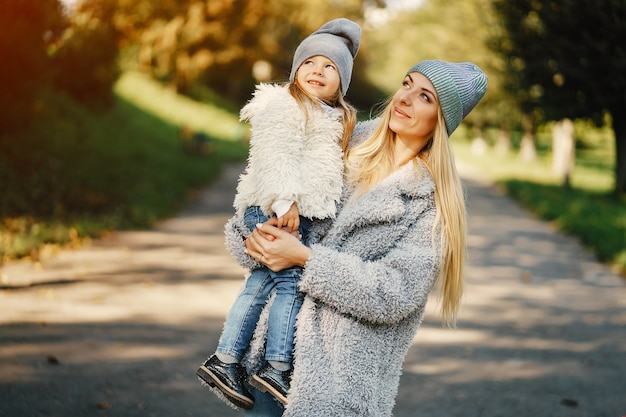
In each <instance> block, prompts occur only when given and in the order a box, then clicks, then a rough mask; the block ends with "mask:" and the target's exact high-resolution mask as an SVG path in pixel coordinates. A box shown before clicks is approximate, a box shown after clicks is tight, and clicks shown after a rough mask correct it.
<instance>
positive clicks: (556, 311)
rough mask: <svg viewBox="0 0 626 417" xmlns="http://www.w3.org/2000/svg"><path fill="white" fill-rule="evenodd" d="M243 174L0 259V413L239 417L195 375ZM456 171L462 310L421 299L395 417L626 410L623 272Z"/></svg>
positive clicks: (233, 277) (209, 330) (237, 281)
mask: <svg viewBox="0 0 626 417" xmlns="http://www.w3.org/2000/svg"><path fill="white" fill-rule="evenodd" d="M241 169H242V166H240V165H231V166H226V167H225V168H224V171H223V175H222V177H221V178H220V179H219V180H218V181H217V182H216V183H215V184H213V185H212V186H211V187H210V188H208V189H206V190H205V191H204V192H203V193H202V194H201V195H200V196H199V199H198V200H197V202H196V203H195V204H194V205H193V206H191V207H190V208H189V209H188V210H186V211H184V212H183V213H181V214H180V215H179V216H178V217H176V218H173V219H170V220H168V221H165V222H163V223H162V224H160V225H159V226H158V227H156V228H155V229H154V230H150V231H130V232H121V233H115V234H113V235H112V236H110V237H108V238H106V239H103V240H99V241H94V242H92V244H91V245H89V246H87V247H84V248H82V249H79V250H72V251H69V250H68V251H61V252H59V253H57V254H54V255H53V256H51V257H49V258H48V259H46V260H45V261H43V262H42V263H41V264H31V263H26V262H12V263H9V264H6V265H4V266H3V267H2V268H1V269H0V417H44V416H45V417H91V416H97V417H99V416H103V417H113V416H115V417H134V416H137V417H148V416H155V417H184V416H193V417H200V416H202V417H230V416H242V415H243V414H242V413H240V412H237V411H234V410H232V409H231V408H229V407H227V406H226V405H224V404H223V403H221V402H220V401H219V400H217V399H216V397H214V396H213V395H212V394H210V393H208V392H207V391H205V389H204V388H203V387H201V386H200V384H199V383H198V382H197V380H196V378H195V376H194V372H195V369H196V368H197V366H198V365H199V364H200V362H201V361H202V360H203V359H204V358H205V357H206V356H207V355H208V354H209V353H210V352H212V351H213V349H214V348H215V345H216V343H217V338H218V335H219V332H220V330H221V326H222V323H223V320H224V317H225V315H226V313H227V312H228V309H229V307H230V304H231V303H232V301H233V300H234V298H235V295H236V292H237V290H238V288H239V287H240V285H241V279H242V276H243V271H242V270H241V269H240V268H239V267H238V266H237V265H236V264H234V263H233V261H232V260H231V258H230V256H229V254H228V253H227V252H226V250H225V248H224V245H223V235H222V231H223V225H224V223H225V221H226V220H227V219H228V217H229V216H230V215H231V213H232V209H231V202H232V199H233V193H234V190H235V182H236V178H237V176H238V174H239V173H240V171H241ZM462 173H463V177H464V179H465V182H466V184H467V188H468V202H469V209H470V236H469V257H468V270H467V282H468V284H467V288H466V296H465V302H464V306H463V310H462V312H461V319H460V322H459V323H458V329H456V330H449V329H443V328H442V327H441V326H440V324H439V322H438V319H437V318H436V315H435V314H434V311H435V306H434V303H432V304H433V305H431V306H430V307H429V310H428V312H427V317H426V320H425V322H424V324H423V326H422V328H421V329H420V331H419V332H418V334H417V336H416V337H415V343H414V346H413V347H412V348H411V350H410V351H409V354H408V356H407V360H406V363H405V366H404V374H403V377H402V380H401V385H400V392H399V396H398V402H397V406H396V409H395V412H394V415H395V416H396V417H413V416H424V417H479V416H480V417H528V416H530V417H566V416H567V417H569V416H572V417H621V416H623V415H626V289H625V285H624V280H623V279H621V278H620V277H618V276H616V275H613V274H611V273H610V271H609V270H608V269H607V268H605V267H604V266H602V265H600V264H598V263H596V262H595V261H594V259H593V257H592V256H590V255H589V254H588V253H587V252H585V251H584V250H583V249H581V247H580V245H579V244H578V243H577V242H576V240H574V239H572V238H570V237H565V236H563V235H561V234H559V233H557V232H555V230H553V228H552V227H551V226H550V225H548V224H546V223H544V222H541V221H538V220H536V219H534V218H532V217H531V216H530V215H528V214H526V213H525V212H523V211H522V210H520V208H519V207H518V206H517V205H515V204H514V203H513V202H511V201H510V200H509V199H507V198H506V197H504V196H502V195H500V194H499V193H498V192H497V191H496V190H495V189H494V188H492V187H491V186H489V184H487V183H485V182H484V181H481V180H480V178H479V177H478V176H477V175H475V174H473V173H472V172H471V171H470V170H468V169H466V168H464V169H462ZM346 365H347V366H349V364H346ZM320 417H323V416H320Z"/></svg>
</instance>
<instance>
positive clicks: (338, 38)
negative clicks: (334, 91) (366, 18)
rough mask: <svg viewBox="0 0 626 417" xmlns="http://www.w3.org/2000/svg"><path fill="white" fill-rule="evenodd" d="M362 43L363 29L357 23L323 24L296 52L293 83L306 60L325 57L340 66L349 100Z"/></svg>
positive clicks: (344, 89)
mask: <svg viewBox="0 0 626 417" xmlns="http://www.w3.org/2000/svg"><path fill="white" fill-rule="evenodd" d="M360 43H361V27H360V26H359V25H357V24H356V23H354V22H353V21H351V20H348V19H344V18H340V19H334V20H331V21H330V22H327V23H325V24H323V25H322V26H321V27H320V28H319V29H318V30H316V31H315V32H313V33H312V34H310V35H309V36H308V37H306V38H305V39H304V40H303V41H302V42H300V45H298V47H297V48H296V52H295V53H294V56H293V64H292V66H291V74H290V75H289V81H290V82H292V83H293V82H294V80H295V79H296V71H297V70H298V68H299V67H300V65H302V63H303V62H304V61H305V60H307V59H309V58H311V57H313V56H315V55H323V56H325V57H326V58H328V59H330V60H331V61H333V62H334V64H335V65H336V66H337V70H338V71H339V78H340V80H341V94H342V95H344V96H345V95H346V92H347V91H348V86H349V85H350V79H351V78H352V63H353V60H354V57H356V54H357V52H358V51H359V45H360Z"/></svg>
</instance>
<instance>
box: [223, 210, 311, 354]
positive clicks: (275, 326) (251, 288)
mask: <svg viewBox="0 0 626 417" xmlns="http://www.w3.org/2000/svg"><path fill="white" fill-rule="evenodd" d="M268 219H269V217H268V216H266V215H265V214H263V212H262V211H261V209H260V208H259V207H257V206H254V207H249V208H248V209H247V210H246V212H245V214H244V222H245V224H246V226H247V227H248V228H249V229H250V230H253V229H254V228H255V227H256V225H257V224H258V223H263V222H265V221H267V220H268ZM310 226H311V223H310V220H308V219H306V218H304V217H300V228H299V229H298V231H299V233H300V234H301V235H302V241H303V242H305V243H306V241H307V237H308V233H309V229H310ZM301 274H302V268H300V267H294V268H288V269H283V270H282V271H278V272H274V271H272V270H270V269H269V268H267V267H261V268H257V269H255V270H253V271H252V272H251V273H250V276H249V277H248V279H247V280H246V283H245V287H244V289H243V290H242V292H241V293H240V294H239V296H238V297H237V299H236V300H235V303H234V304H233V306H232V308H231V310H230V313H228V317H227V318H226V323H225V325H224V330H223V331H222V336H221V337H220V341H219V343H218V345H217V352H219V353H224V354H227V355H230V356H233V357H235V358H237V359H238V360H241V358H242V357H243V354H244V353H245V351H246V349H247V348H248V344H249V343H250V340H251V339H252V335H253V334H254V329H255V328H256V324H257V322H258V320H259V316H260V315H261V311H262V310H263V307H264V306H265V303H266V302H267V299H268V298H269V296H270V295H271V293H272V291H273V290H276V295H275V297H274V302H273V303H272V307H271V309H270V312H269V318H268V328H267V342H266V346H265V360H268V361H281V362H290V361H291V359H292V357H293V339H294V334H295V324H296V316H297V315H298V311H300V307H301V306H302V300H303V299H304V295H303V294H302V293H301V292H300V291H299V290H298V280H299V278H300V275H301Z"/></svg>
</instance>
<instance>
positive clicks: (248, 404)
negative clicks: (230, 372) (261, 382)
mask: <svg viewBox="0 0 626 417" xmlns="http://www.w3.org/2000/svg"><path fill="white" fill-rule="evenodd" d="M196 375H198V376H199V377H200V378H202V380H203V381H204V382H206V383H207V384H208V385H209V386H210V387H211V388H217V389H219V390H220V391H221V392H222V394H224V396H225V397H226V398H227V399H228V401H230V402H231V403H233V404H235V405H236V406H237V407H240V408H243V409H245V410H251V409H252V407H253V406H254V401H253V400H251V399H250V398H248V397H244V396H243V395H241V394H239V393H238V392H235V391H233V390H232V389H230V388H229V387H228V386H227V385H225V384H224V383H223V382H222V381H221V380H220V379H219V378H218V377H217V375H215V374H214V373H213V372H211V371H210V370H209V369H208V368H206V367H205V366H204V365H203V366H201V367H200V368H198V370H197V371H196Z"/></svg>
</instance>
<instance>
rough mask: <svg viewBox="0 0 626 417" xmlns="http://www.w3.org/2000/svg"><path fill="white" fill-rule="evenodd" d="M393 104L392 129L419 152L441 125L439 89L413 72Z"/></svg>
mask: <svg viewBox="0 0 626 417" xmlns="http://www.w3.org/2000/svg"><path fill="white" fill-rule="evenodd" d="M391 105H392V111H391V119H390V120H389V129H391V130H392V131H393V132H395V133H396V138H397V139H399V140H402V141H403V142H404V143H405V144H406V145H407V146H410V147H411V148H413V149H414V150H415V151H416V153H418V152H419V151H420V150H421V149H422V147H424V145H425V144H426V143H427V142H428V140H430V138H431V137H432V136H433V133H434V131H435V126H436V125H437V113H438V110H439V99H438V97H437V93H436V92H435V88H434V87H433V85H432V83H431V82H430V81H429V80H428V78H426V76H424V75H422V74H420V73H419V72H412V73H410V74H408V75H407V76H406V77H405V78H404V81H403V82H402V86H401V87H400V88H399V89H398V91H396V93H395V94H394V95H393V98H392V100H391Z"/></svg>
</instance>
